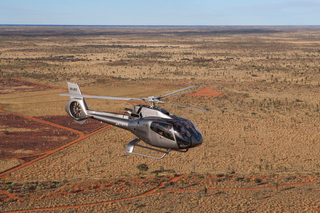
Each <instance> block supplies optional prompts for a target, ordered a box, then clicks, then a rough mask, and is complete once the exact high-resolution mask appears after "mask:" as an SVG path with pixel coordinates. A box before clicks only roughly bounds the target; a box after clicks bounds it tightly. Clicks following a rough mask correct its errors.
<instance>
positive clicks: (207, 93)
mask: <svg viewBox="0 0 320 213" xmlns="http://www.w3.org/2000/svg"><path fill="white" fill-rule="evenodd" d="M212 87H215V85H210V86H207V87H205V88H203V89H201V90H198V91H197V92H195V93H192V94H191V95H192V96H196V97H222V96H224V93H223V92H221V91H214V90H212Z"/></svg>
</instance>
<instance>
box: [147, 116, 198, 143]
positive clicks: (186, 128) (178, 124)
mask: <svg viewBox="0 0 320 213" xmlns="http://www.w3.org/2000/svg"><path fill="white" fill-rule="evenodd" d="M151 129H152V130H153V131H155V132H156V133H158V134H160V135H161V136H163V137H165V138H167V139H170V140H175V141H176V142H177V144H178V147H179V149H187V148H190V147H195V146H198V145H200V144H201V143H202V135H201V133H200V130H199V129H198V127H196V126H195V125H194V124H193V123H192V122H191V121H189V120H187V119H178V120H176V119H174V120H165V122H158V121H154V122H152V123H151Z"/></svg>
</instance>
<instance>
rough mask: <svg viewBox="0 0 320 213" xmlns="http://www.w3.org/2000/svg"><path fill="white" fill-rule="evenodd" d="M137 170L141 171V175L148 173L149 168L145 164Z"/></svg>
mask: <svg viewBox="0 0 320 213" xmlns="http://www.w3.org/2000/svg"><path fill="white" fill-rule="evenodd" d="M137 169H139V171H140V173H143V172H146V171H148V169H149V167H148V165H147V164H145V163H141V164H139V165H138V166H137Z"/></svg>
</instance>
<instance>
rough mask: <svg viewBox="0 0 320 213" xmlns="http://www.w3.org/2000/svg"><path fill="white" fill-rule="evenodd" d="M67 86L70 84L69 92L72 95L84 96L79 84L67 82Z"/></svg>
mask: <svg viewBox="0 0 320 213" xmlns="http://www.w3.org/2000/svg"><path fill="white" fill-rule="evenodd" d="M67 84H68V90H69V94H70V95H82V93H81V90H80V87H79V85H78V84H76V83H71V82H67ZM70 97H71V96H70Z"/></svg>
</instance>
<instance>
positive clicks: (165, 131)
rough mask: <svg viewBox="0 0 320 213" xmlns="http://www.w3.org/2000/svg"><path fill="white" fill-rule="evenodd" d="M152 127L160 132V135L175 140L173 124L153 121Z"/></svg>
mask: <svg viewBox="0 0 320 213" xmlns="http://www.w3.org/2000/svg"><path fill="white" fill-rule="evenodd" d="M151 129H152V130H153V131H155V132H156V133H158V134H159V135H162V136H163V137H166V138H168V139H170V140H174V138H173V135H172V130H171V129H172V125H171V124H167V123H160V122H152V124H151Z"/></svg>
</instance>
